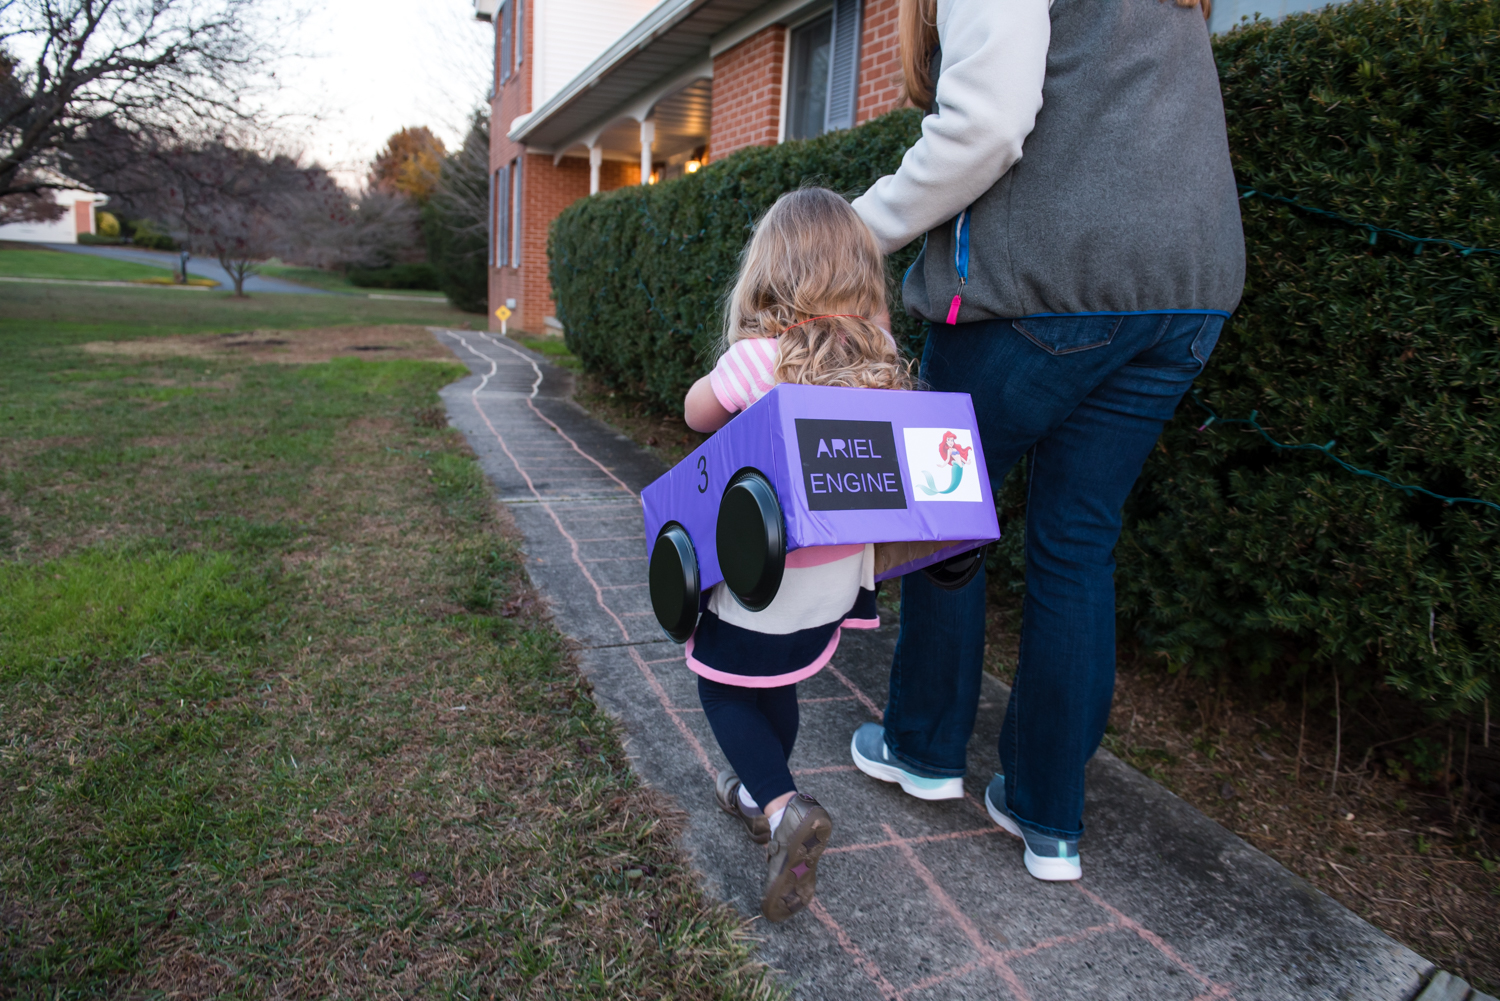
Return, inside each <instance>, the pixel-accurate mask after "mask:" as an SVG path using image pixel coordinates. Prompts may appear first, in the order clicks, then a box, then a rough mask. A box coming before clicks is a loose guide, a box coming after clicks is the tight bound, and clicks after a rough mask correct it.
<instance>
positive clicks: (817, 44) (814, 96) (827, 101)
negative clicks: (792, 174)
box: [785, 0, 861, 139]
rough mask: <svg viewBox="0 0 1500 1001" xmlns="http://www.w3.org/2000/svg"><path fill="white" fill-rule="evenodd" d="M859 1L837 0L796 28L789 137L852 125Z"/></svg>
mask: <svg viewBox="0 0 1500 1001" xmlns="http://www.w3.org/2000/svg"><path fill="white" fill-rule="evenodd" d="M860 6H861V4H860V0H834V4H833V9H832V10H831V11H829V12H828V13H827V14H824V15H823V16H822V17H819V18H817V19H815V20H813V21H809V22H808V23H807V24H804V25H801V26H800V27H797V28H794V29H793V30H792V38H791V52H790V56H791V59H790V62H789V65H788V67H787V105H786V113H787V121H786V131H785V135H786V138H788V139H811V138H812V137H813V136H820V135H822V134H823V133H824V132H829V131H832V130H833V129H847V128H853V126H854V110H855V97H856V94H857V93H858V90H859V15H860Z"/></svg>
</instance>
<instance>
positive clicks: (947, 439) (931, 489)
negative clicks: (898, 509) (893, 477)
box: [917, 431, 974, 497]
mask: <svg viewBox="0 0 1500 1001" xmlns="http://www.w3.org/2000/svg"><path fill="white" fill-rule="evenodd" d="M973 456H974V446H973V445H969V446H967V447H966V446H964V445H960V444H959V443H958V435H957V434H956V433H954V432H952V431H944V432H943V438H942V440H941V441H939V442H938V458H940V459H942V460H943V462H945V463H947V465H948V467H949V468H950V469H952V470H953V477H952V479H951V480H949V482H948V485H947V486H946V487H939V486H938V485H937V484H936V483H934V482H933V479H932V474H931V473H928V472H923V473H922V478H923V479H925V480H926V481H927V482H926V483H925V484H922V483H919V484H917V488H918V489H919V490H921V491H922V492H923V493H924V494H926V495H927V496H929V497H932V496H934V495H936V494H951V493H952V492H953V491H955V490H957V489H958V485H959V484H960V483H962V482H963V481H964V467H965V466H967V465H968V464H969V460H970V459H971V458H973Z"/></svg>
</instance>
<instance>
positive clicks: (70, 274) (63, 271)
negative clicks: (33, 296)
mask: <svg viewBox="0 0 1500 1001" xmlns="http://www.w3.org/2000/svg"><path fill="white" fill-rule="evenodd" d="M0 275H10V276H14V277H17V278H81V279H84V280H86V281H130V280H132V279H136V278H170V277H172V272H171V271H170V270H168V269H167V268H153V267H148V266H147V265H145V264H132V263H131V262H129V261H113V260H110V259H109V258H107V257H95V256H93V255H92V254H70V253H68V252H67V251H63V250H15V249H11V248H8V247H0ZM7 297H8V296H7Z"/></svg>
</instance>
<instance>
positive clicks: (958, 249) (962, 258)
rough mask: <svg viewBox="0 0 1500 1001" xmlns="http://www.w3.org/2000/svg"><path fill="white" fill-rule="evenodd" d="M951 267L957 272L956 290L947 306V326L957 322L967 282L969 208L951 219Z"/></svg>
mask: <svg viewBox="0 0 1500 1001" xmlns="http://www.w3.org/2000/svg"><path fill="white" fill-rule="evenodd" d="M953 269H954V270H955V271H957V272H958V292H957V293H955V294H954V296H953V304H952V305H951V306H949V307H948V326H950V327H951V326H953V325H954V324H955V323H957V322H958V307H959V306H960V305H962V304H963V298H964V286H965V285H967V284H968V283H969V210H968V209H964V210H963V211H962V212H960V213H959V214H958V218H957V219H955V220H954V221H953Z"/></svg>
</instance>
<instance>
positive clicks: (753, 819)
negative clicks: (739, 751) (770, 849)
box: [714, 768, 771, 845]
mask: <svg viewBox="0 0 1500 1001" xmlns="http://www.w3.org/2000/svg"><path fill="white" fill-rule="evenodd" d="M714 799H715V800H717V801H718V803H719V809H721V810H723V811H724V812H725V813H727V814H729V815H730V816H731V817H734V818H735V819H736V820H738V821H740V822H741V823H743V824H744V825H745V830H747V831H749V832H750V840H751V841H754V842H755V843H756V844H758V845H763V844H765V843H766V842H767V841H770V840H771V818H769V817H767V816H766V815H765V814H764V813H746V812H745V811H744V810H743V809H741V807H740V777H739V776H738V775H736V774H734V772H733V771H731V770H730V769H728V768H726V769H724V770H723V771H722V772H720V773H719V777H718V778H717V779H715V780H714Z"/></svg>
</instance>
